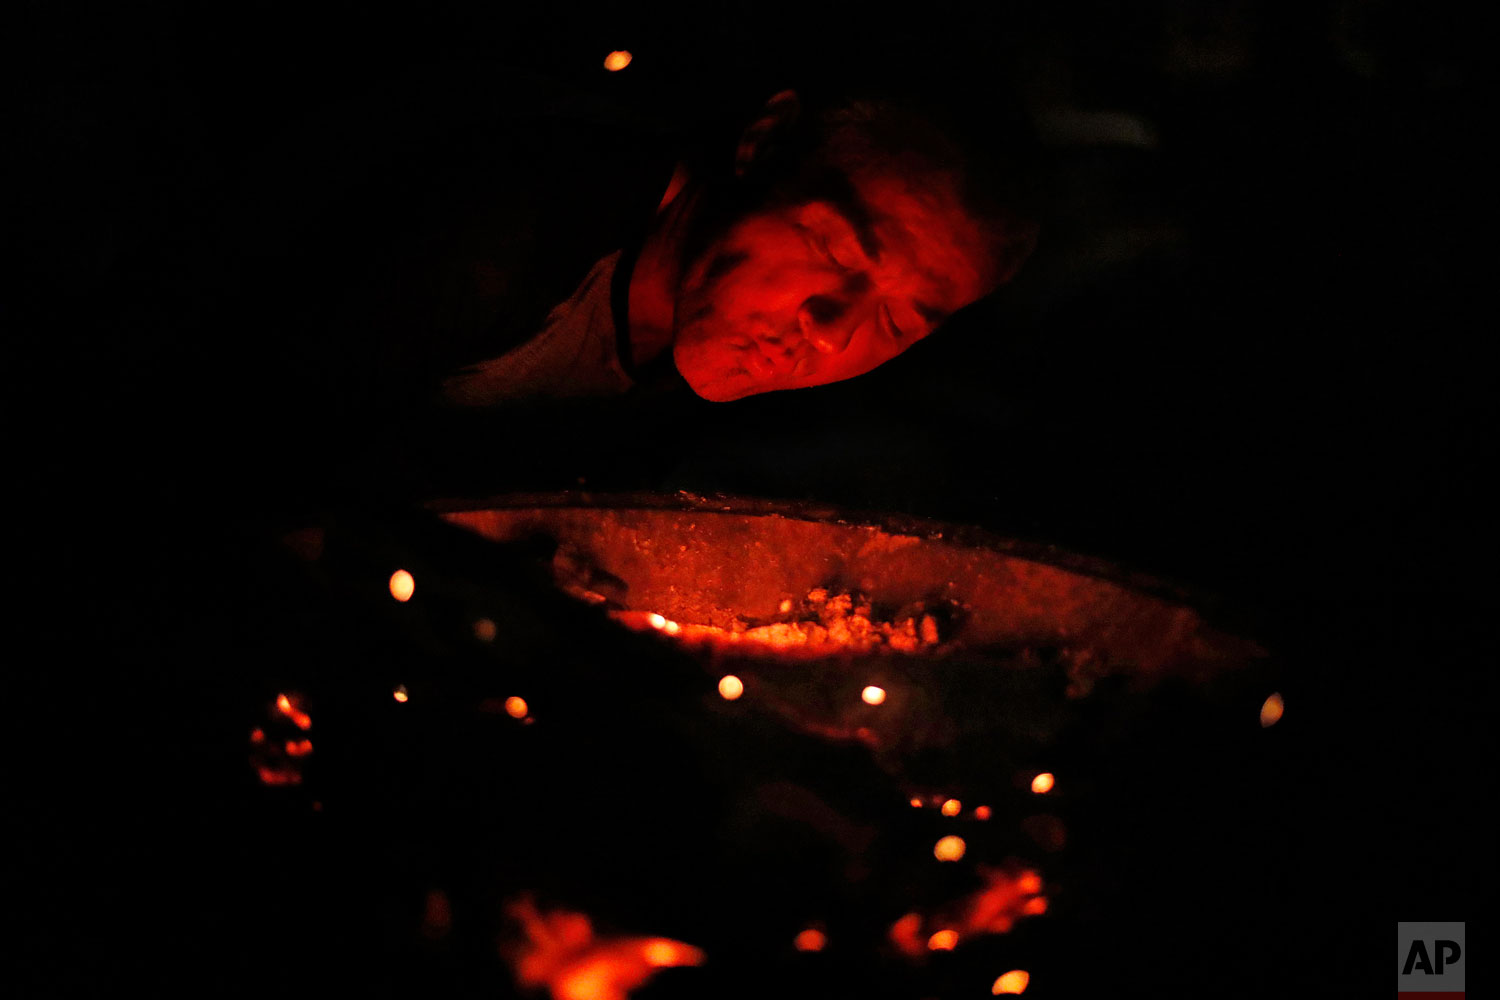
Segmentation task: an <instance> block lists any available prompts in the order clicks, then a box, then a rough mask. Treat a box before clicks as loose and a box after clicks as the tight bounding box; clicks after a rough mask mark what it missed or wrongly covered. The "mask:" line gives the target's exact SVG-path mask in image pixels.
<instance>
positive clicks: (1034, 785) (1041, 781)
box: [1031, 771, 1057, 795]
mask: <svg viewBox="0 0 1500 1000" xmlns="http://www.w3.org/2000/svg"><path fill="white" fill-rule="evenodd" d="M1056 783H1057V779H1056V778H1054V777H1053V776H1052V774H1051V772H1049V771H1043V772H1042V773H1041V774H1039V775H1037V776H1036V777H1035V778H1032V779H1031V790H1032V791H1033V792H1036V793H1037V794H1038V795H1046V794H1047V793H1048V792H1050V791H1052V786H1053V785H1055V784H1056Z"/></svg>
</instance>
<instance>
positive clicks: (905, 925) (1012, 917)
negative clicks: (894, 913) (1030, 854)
mask: <svg viewBox="0 0 1500 1000" xmlns="http://www.w3.org/2000/svg"><path fill="white" fill-rule="evenodd" d="M978 875H979V877H980V879H982V880H983V885H982V886H981V887H980V888H979V889H977V890H975V891H974V892H971V893H969V894H968V895H966V896H963V897H960V898H958V899H955V900H952V901H950V902H948V903H946V904H943V905H941V906H938V907H937V908H935V909H933V910H932V911H930V912H928V913H925V914H923V913H908V914H906V916H904V917H902V918H901V919H900V920H898V921H896V922H895V923H894V924H892V925H891V929H890V931H889V937H890V941H891V943H892V944H893V945H895V946H896V948H897V950H898V951H900V952H901V953H902V954H904V955H906V956H907V957H909V958H921V957H922V956H923V955H925V954H926V953H927V952H928V951H930V950H933V949H932V945H931V941H932V939H933V937H935V936H936V935H937V934H938V933H939V932H941V931H952V932H954V934H956V935H957V936H958V938H960V939H962V940H964V941H969V940H973V939H974V938H976V937H981V936H983V935H986V934H1008V933H1010V931H1011V930H1012V929H1013V928H1014V927H1015V924H1016V921H1017V920H1020V919H1022V918H1023V917H1027V916H1036V915H1038V914H1041V913H1044V912H1046V906H1047V904H1046V900H1044V899H1041V897H1040V896H1038V895H1036V894H1035V892H1033V891H1032V889H1033V888H1034V889H1036V890H1040V889H1041V878H1040V877H1039V876H1038V875H1037V874H1036V873H1035V872H1032V871H1025V870H1022V869H1018V868H1015V867H1013V866H1009V865H1007V866H1005V867H1002V868H991V867H988V866H986V865H979V866H978ZM1039 899H1041V902H1040V903H1038V900H1039ZM929 935H930V936H929ZM937 940H938V941H940V942H941V941H942V940H943V938H937Z"/></svg>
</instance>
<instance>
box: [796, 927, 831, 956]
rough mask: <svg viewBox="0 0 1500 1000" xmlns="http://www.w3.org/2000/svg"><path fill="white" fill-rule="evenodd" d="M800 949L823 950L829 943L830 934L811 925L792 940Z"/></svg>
mask: <svg viewBox="0 0 1500 1000" xmlns="http://www.w3.org/2000/svg"><path fill="white" fill-rule="evenodd" d="M792 944H793V945H794V946H795V947H796V949H797V950H798V951H822V950H823V948H824V946H825V945H827V944H828V935H827V934H824V933H823V932H822V931H820V930H818V929H817V928H816V927H809V928H808V929H807V930H805V931H803V932H802V933H801V934H798V935H797V937H796V938H795V939H794V940H793V941H792Z"/></svg>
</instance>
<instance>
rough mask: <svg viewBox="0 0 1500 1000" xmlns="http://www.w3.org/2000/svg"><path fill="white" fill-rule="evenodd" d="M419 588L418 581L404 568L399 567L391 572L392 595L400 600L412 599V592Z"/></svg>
mask: <svg viewBox="0 0 1500 1000" xmlns="http://www.w3.org/2000/svg"><path fill="white" fill-rule="evenodd" d="M416 589H417V581H416V580H414V579H412V575H411V574H410V573H408V572H407V571H406V570H404V569H398V570H396V572H394V573H392V574H391V596H392V597H394V598H395V599H396V600H398V601H402V602H405V601H409V600H411V595H412V592H413V591H415V590H416Z"/></svg>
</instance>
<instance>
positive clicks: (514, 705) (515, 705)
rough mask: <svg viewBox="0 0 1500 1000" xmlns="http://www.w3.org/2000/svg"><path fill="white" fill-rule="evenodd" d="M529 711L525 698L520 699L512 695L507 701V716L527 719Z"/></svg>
mask: <svg viewBox="0 0 1500 1000" xmlns="http://www.w3.org/2000/svg"><path fill="white" fill-rule="evenodd" d="M527 711H528V707H527V705H526V699H525V698H519V697H516V696H515V695H511V696H510V697H509V698H507V699H505V714H506V715H508V716H510V717H511V718H512V719H524V718H526V713H527Z"/></svg>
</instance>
